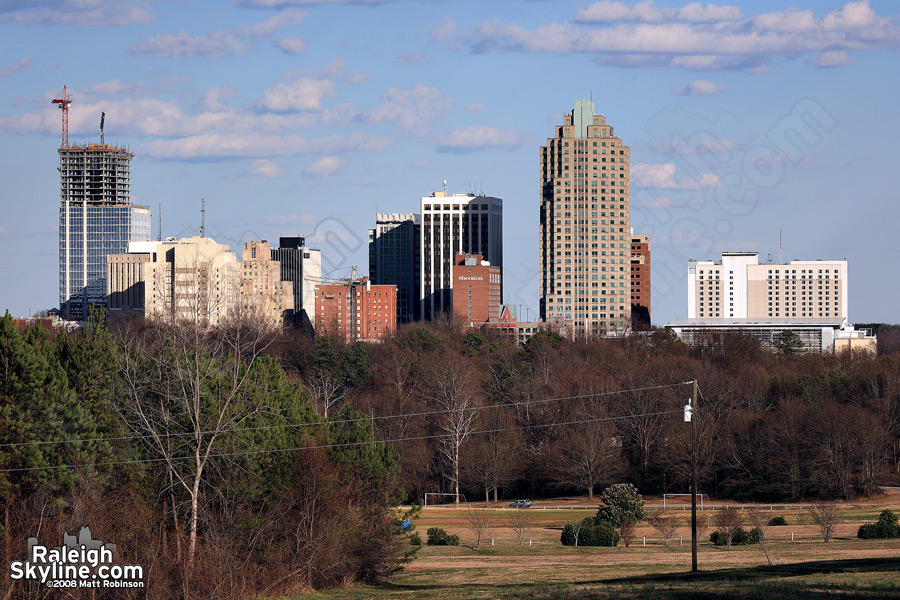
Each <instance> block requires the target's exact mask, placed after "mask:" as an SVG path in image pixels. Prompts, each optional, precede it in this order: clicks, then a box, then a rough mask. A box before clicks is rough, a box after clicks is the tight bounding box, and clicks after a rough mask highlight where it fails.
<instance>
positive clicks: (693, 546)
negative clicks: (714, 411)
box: [691, 379, 699, 573]
mask: <svg viewBox="0 0 900 600" xmlns="http://www.w3.org/2000/svg"><path fill="white" fill-rule="evenodd" d="M697 396H698V394H697V380H696V379H695V380H694V399H693V410H692V411H691V413H692V414H691V572H692V573H696V572H697V417H698V416H699V411H698V410H697Z"/></svg>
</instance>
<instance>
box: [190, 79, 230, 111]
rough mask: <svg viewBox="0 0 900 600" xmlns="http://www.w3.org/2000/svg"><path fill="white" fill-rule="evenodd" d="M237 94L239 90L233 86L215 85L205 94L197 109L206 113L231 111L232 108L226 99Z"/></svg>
mask: <svg viewBox="0 0 900 600" xmlns="http://www.w3.org/2000/svg"><path fill="white" fill-rule="evenodd" d="M237 93H238V89H237V88H236V87H235V86H233V85H215V86H213V87H211V88H209V89H208V90H206V91H205V92H203V96H201V98H200V102H198V103H197V109H198V110H200V111H201V112H205V113H211V112H222V111H229V110H231V107H230V106H229V104H228V102H226V101H225V99H226V98H228V97H229V96H235V95H237Z"/></svg>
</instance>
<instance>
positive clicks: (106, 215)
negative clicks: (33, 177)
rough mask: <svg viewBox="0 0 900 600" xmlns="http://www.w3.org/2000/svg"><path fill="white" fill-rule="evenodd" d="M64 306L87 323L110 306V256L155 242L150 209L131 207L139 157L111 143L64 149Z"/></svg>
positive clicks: (61, 268) (61, 232)
mask: <svg viewBox="0 0 900 600" xmlns="http://www.w3.org/2000/svg"><path fill="white" fill-rule="evenodd" d="M58 152H59V182H60V207H59V302H60V309H61V310H62V311H63V313H64V314H68V315H69V316H71V317H72V318H74V319H77V320H83V319H84V318H85V316H86V315H87V311H88V307H89V306H90V305H105V304H106V299H107V298H106V296H107V286H106V275H107V273H106V270H107V265H106V256H107V255H108V254H122V253H125V252H126V251H127V249H128V242H134V241H147V240H149V239H150V209H149V208H148V207H146V206H136V205H133V204H132V203H131V160H132V159H133V158H134V153H132V152H131V151H129V150H128V149H127V148H125V147H119V146H113V145H110V144H86V145H83V146H80V145H77V144H76V145H72V146H67V147H62V148H59V150H58Z"/></svg>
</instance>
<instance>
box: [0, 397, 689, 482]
mask: <svg viewBox="0 0 900 600" xmlns="http://www.w3.org/2000/svg"><path fill="white" fill-rule="evenodd" d="M680 412H681V409H679V410H666V411H659V412H652V413H641V414H632V415H619V416H617V417H601V418H597V419H583V420H580V421H566V422H561V423H542V424H538V425H531V426H530V427H531V428H533V429H541V428H545V427H560V426H563V425H581V424H584V423H598V422H602V421H618V420H620V419H631V418H634V417H651V416H661V415H670V414H675V413H680ZM516 429H520V428H519V427H502V428H498V429H485V430H482V431H473V432H471V433H469V435H482V434H486V433H501V432H504V431H514V430H516ZM447 435H450V434H434V435H421V436H414V437H408V438H394V439H390V440H371V441H368V440H366V441H360V442H345V443H342V444H320V445H315V446H294V447H290V448H272V449H267V450H242V451H238V452H221V453H218V454H209V455H208V458H223V457H232V456H249V455H256V454H270V453H275V452H293V451H299V450H319V449H327V448H351V447H355V446H373V445H376V444H395V443H398V442H411V441H418V440H431V439H437V438H442V437H446V436H447ZM195 458H196V457H194V456H175V457H170V458H168V457H167V458H141V459H134V460H116V461H106V462H97V463H81V464H67V465H51V466H47V467H19V468H16V469H0V473H21V472H26V471H45V470H56V469H77V468H83V467H104V466H116V465H134V464H146V463H157V462H167V461H173V462H174V461H180V460H194V459H195Z"/></svg>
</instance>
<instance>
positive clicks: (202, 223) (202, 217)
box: [200, 198, 206, 237]
mask: <svg viewBox="0 0 900 600" xmlns="http://www.w3.org/2000/svg"><path fill="white" fill-rule="evenodd" d="M200 237H206V200H204V199H203V198H200Z"/></svg>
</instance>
